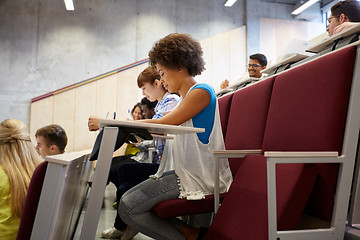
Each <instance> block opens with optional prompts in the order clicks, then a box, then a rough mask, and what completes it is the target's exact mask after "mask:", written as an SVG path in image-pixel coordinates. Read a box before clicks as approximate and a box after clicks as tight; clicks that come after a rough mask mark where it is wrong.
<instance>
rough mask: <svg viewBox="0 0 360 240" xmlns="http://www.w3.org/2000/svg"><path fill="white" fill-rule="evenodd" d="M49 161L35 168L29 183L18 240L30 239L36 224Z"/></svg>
mask: <svg viewBox="0 0 360 240" xmlns="http://www.w3.org/2000/svg"><path fill="white" fill-rule="evenodd" d="M46 167H47V162H45V161H44V162H42V163H40V164H39V166H37V168H36V169H35V171H34V173H33V175H32V177H31V181H30V184H29V188H28V192H27V195H26V199H25V204H24V210H23V212H22V215H21V220H20V226H19V230H18V234H17V237H16V239H17V240H28V239H30V237H31V232H32V229H33V225H34V220H35V215H36V211H37V208H38V203H39V199H40V195H41V190H42V186H43V182H44V178H45V173H46Z"/></svg>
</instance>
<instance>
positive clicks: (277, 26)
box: [249, 18, 326, 66]
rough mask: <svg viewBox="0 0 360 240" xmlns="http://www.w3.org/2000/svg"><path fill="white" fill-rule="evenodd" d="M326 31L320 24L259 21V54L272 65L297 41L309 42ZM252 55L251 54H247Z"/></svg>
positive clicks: (271, 20) (290, 21)
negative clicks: (264, 56)
mask: <svg viewBox="0 0 360 240" xmlns="http://www.w3.org/2000/svg"><path fill="white" fill-rule="evenodd" d="M325 31H326V29H325V27H324V25H323V24H322V23H314V22H304V21H293V20H282V19H272V18H261V19H260V52H261V53H263V54H265V55H266V57H267V58H268V61H269V62H270V64H269V66H270V65H274V64H275V63H277V62H278V61H280V59H281V58H282V56H283V55H284V51H288V50H289V48H290V49H293V47H291V45H290V46H289V44H294V43H296V40H299V41H309V40H311V39H312V38H315V37H316V36H318V35H320V34H322V33H324V32H325ZM249 54H252V53H249Z"/></svg>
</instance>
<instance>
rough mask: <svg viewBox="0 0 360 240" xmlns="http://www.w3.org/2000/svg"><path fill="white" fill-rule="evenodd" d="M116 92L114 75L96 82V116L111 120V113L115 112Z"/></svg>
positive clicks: (115, 77)
mask: <svg viewBox="0 0 360 240" xmlns="http://www.w3.org/2000/svg"><path fill="white" fill-rule="evenodd" d="M116 91H117V76H116V74H114V75H111V76H109V77H106V78H103V79H101V80H100V81H96V114H95V115H96V116H99V117H100V118H105V117H106V115H108V118H111V116H112V114H113V112H116V94H117V92H116ZM107 113H109V114H107Z"/></svg>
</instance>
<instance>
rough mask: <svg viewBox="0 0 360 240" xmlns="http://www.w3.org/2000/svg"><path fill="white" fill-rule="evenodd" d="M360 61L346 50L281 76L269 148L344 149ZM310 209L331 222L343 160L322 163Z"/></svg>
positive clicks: (352, 49)
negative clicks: (355, 74)
mask: <svg viewBox="0 0 360 240" xmlns="http://www.w3.org/2000/svg"><path fill="white" fill-rule="evenodd" d="M354 62H355V47H350V48H346V49H343V50H340V51H337V52H334V53H332V54H329V55H327V56H324V57H322V58H319V59H317V60H315V61H313V62H309V63H308V64H305V65H303V66H299V67H298V68H294V69H292V70H291V71H288V72H284V73H283V74H280V75H279V76H278V77H277V78H276V80H275V82H274V87H273V92H272V96H271V103H270V108H269V115H268V119H267V123H266V129H265V134H264V143H263V151H338V152H339V154H341V151H342V145H343V137H344V129H345V121H346V114H347V107H348V101H349V95H350V88H351V82H352V75H353V69H354ZM315 166H316V168H317V171H318V175H317V180H316V184H315V188H314V189H313V192H312V195H311V198H310V201H309V203H308V207H307V208H308V209H309V210H311V213H312V214H313V215H315V216H317V217H320V218H322V219H324V220H330V218H331V216H332V207H333V203H334V202H333V201H334V194H335V190H336V183H337V172H338V165H337V164H316V165H315Z"/></svg>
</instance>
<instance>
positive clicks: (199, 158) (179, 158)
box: [173, 83, 232, 199]
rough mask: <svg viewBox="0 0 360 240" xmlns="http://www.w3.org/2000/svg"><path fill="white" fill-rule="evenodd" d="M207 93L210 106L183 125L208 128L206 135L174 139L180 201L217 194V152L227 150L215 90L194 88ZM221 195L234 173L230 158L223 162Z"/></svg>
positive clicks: (221, 161)
mask: <svg viewBox="0 0 360 240" xmlns="http://www.w3.org/2000/svg"><path fill="white" fill-rule="evenodd" d="M196 88H200V89H204V90H206V91H207V92H208V93H209V95H210V103H209V105H208V106H207V107H206V108H205V109H203V110H202V111H201V112H200V113H199V114H197V115H196V116H195V117H193V118H192V119H190V120H188V121H186V122H185V123H183V124H181V126H187V127H199V128H205V133H197V134H195V133H194V134H193V133H191V134H181V135H176V136H175V137H174V142H173V157H174V166H175V173H176V174H177V176H178V178H179V187H180V195H179V198H187V199H202V198H204V197H205V195H210V194H213V193H214V182H215V180H214V177H215V176H214V169H215V158H214V155H213V151H216V150H224V149H225V145H224V139H223V135H222V131H221V124H220V114H219V109H218V102H217V98H216V94H215V91H214V89H213V88H212V87H211V86H210V85H208V84H204V83H202V84H196V85H194V86H193V87H191V88H190V90H189V92H190V91H191V90H193V89H196ZM219 165H220V166H219V173H220V174H219V175H220V181H219V183H220V193H224V192H227V191H228V189H229V187H230V184H231V182H232V174H231V171H230V168H229V163H228V160H227V158H223V159H221V160H220V164H219Z"/></svg>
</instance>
